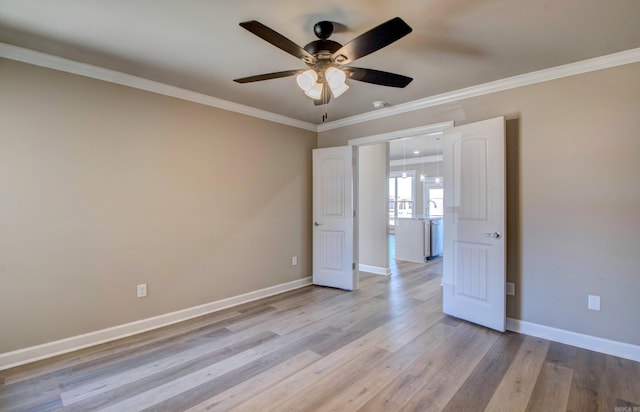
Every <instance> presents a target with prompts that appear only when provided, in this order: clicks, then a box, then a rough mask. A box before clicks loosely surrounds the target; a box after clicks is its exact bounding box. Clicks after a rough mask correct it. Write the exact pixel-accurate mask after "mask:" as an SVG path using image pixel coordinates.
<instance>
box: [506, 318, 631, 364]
mask: <svg viewBox="0 0 640 412" xmlns="http://www.w3.org/2000/svg"><path fill="white" fill-rule="evenodd" d="M507 329H508V330H510V331H512V332H518V333H522V334H525V335H530V336H535V337H537V338H543V339H548V340H551V341H554V342H560V343H565V344H567V345H571V346H577V347H579V348H583V349H589V350H592V351H596V352H601V353H606V354H607V355H613V356H618V357H620V358H625V359H630V360H633V361H636V362H640V346H638V345H632V344H630V343H624V342H618V341H615V340H609V339H604V338H599V337H597V336H591V335H584V334H582V333H577V332H571V331H568V330H564V329H557V328H552V327H550V326H545V325H540V324H537V323H531V322H527V321H524V320H518V319H511V318H507Z"/></svg>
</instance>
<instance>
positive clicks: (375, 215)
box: [358, 143, 389, 269]
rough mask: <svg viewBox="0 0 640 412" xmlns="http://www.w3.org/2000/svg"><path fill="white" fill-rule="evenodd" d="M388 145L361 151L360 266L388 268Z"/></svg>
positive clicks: (367, 147) (373, 146)
mask: <svg viewBox="0 0 640 412" xmlns="http://www.w3.org/2000/svg"><path fill="white" fill-rule="evenodd" d="M387 147H388V144H387V143H379V144H374V145H369V146H362V147H360V148H359V150H358V196H359V200H358V205H359V211H360V215H359V218H358V247H359V252H358V263H360V264H362V265H369V266H375V267H377V268H383V269H388V268H389V253H388V250H389V249H388V248H389V240H388V231H387V224H388V223H387V222H388V213H389V212H388V194H387V162H388V160H387Z"/></svg>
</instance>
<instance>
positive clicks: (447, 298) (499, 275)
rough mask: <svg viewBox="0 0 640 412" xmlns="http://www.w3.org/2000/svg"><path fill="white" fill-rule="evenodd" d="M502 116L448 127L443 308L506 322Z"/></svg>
mask: <svg viewBox="0 0 640 412" xmlns="http://www.w3.org/2000/svg"><path fill="white" fill-rule="evenodd" d="M504 139H505V137H504V118H503V117H498V118H495V119H489V120H485V121H481V122H477V123H472V124H468V125H464V126H460V127H455V128H453V129H450V130H449V131H447V132H446V133H445V134H444V135H443V137H442V145H443V154H444V156H443V164H444V176H443V177H444V190H445V192H444V205H445V207H444V252H443V255H444V263H443V265H444V266H443V278H442V285H443V303H442V308H443V311H444V313H446V314H449V315H452V316H455V317H458V318H461V319H465V320H468V321H470V322H474V323H478V324H480V325H484V326H487V327H489V328H492V329H496V330H499V331H501V332H503V331H504V328H505V319H506V313H505V282H506V278H505V248H506V243H505V231H506V221H505V172H504V170H505V149H504V147H505V143H504Z"/></svg>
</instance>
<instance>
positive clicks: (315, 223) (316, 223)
mask: <svg viewBox="0 0 640 412" xmlns="http://www.w3.org/2000/svg"><path fill="white" fill-rule="evenodd" d="M313 225H314V226H322V223H318V222H313Z"/></svg>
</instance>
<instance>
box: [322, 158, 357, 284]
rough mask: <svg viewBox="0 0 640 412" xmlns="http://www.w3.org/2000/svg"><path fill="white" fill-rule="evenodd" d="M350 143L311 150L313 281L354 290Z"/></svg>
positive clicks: (355, 272) (355, 274) (354, 268)
mask: <svg viewBox="0 0 640 412" xmlns="http://www.w3.org/2000/svg"><path fill="white" fill-rule="evenodd" d="M353 213H354V204H353V147H352V146H343V147H331V148H327V149H315V150H314V151H313V283H314V284H315V285H321V286H331V287H334V288H340V289H347V290H355V289H357V288H358V272H357V269H356V267H355V256H354V242H353V240H354V239H353V233H354V230H353V223H354V217H353Z"/></svg>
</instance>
